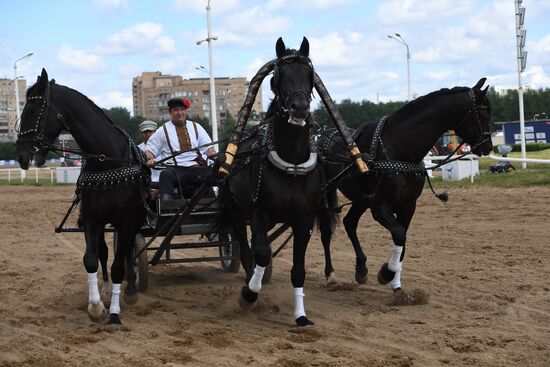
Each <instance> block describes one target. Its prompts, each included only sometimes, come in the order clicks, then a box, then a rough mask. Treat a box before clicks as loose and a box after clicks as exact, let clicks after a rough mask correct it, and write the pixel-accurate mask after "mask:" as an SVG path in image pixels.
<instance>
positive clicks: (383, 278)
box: [377, 263, 395, 285]
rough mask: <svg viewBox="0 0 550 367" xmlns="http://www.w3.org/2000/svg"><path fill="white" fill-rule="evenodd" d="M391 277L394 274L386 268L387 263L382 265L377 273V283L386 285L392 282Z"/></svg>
mask: <svg viewBox="0 0 550 367" xmlns="http://www.w3.org/2000/svg"><path fill="white" fill-rule="evenodd" d="M393 277H395V272H393V271H391V270H390V269H389V268H388V263H384V265H382V267H381V268H380V270H379V271H378V277H377V278H378V283H380V284H382V285H386V284H388V283H389V282H391V281H392V280H393Z"/></svg>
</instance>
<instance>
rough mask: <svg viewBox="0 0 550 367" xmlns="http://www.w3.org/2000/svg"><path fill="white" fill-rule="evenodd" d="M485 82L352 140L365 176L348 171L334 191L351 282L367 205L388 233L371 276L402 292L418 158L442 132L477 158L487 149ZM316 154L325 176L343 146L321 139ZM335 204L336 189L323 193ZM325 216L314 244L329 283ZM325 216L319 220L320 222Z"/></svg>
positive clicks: (444, 92)
mask: <svg viewBox="0 0 550 367" xmlns="http://www.w3.org/2000/svg"><path fill="white" fill-rule="evenodd" d="M484 83H485V78H483V79H481V80H480V81H479V82H478V83H477V84H476V85H475V86H474V87H473V88H466V87H455V88H452V89H441V90H439V91H436V92H432V93H430V94H428V95H426V96H423V97H420V98H418V99H417V100H415V101H412V102H409V103H407V104H406V105H405V106H403V107H402V108H400V109H398V110H397V111H395V112H394V113H392V114H391V115H389V116H387V117H385V118H383V119H380V120H379V121H374V122H370V123H366V124H364V125H362V126H361V127H359V128H358V129H357V130H356V131H355V133H354V138H355V141H356V142H357V146H358V147H359V149H360V150H361V152H364V153H369V154H370V159H371V160H372V162H371V164H370V168H371V170H370V172H369V173H367V174H363V175H353V174H350V175H348V176H346V177H345V178H344V179H342V181H340V182H339V184H338V189H339V190H340V191H341V192H342V193H343V194H344V196H345V197H346V198H347V199H349V200H351V202H352V204H351V208H350V209H349V211H348V213H347V214H346V216H345V217H344V220H343V222H344V226H345V229H346V232H347V234H348V237H349V238H350V240H351V243H352V244H353V249H354V250H355V255H356V268H355V279H356V280H357V282H358V283H361V284H363V283H365V282H366V280H367V274H368V268H367V264H366V262H367V257H366V255H365V254H364V253H363V250H362V249H361V244H360V243H359V239H358V237H357V232H356V230H357V225H358V223H359V219H360V218H361V216H362V215H363V213H364V212H365V211H366V210H367V209H368V208H370V209H371V212H372V216H373V218H374V219H375V220H376V221H377V222H378V223H380V224H381V225H382V226H384V227H385V228H386V229H388V230H389V231H390V233H391V235H392V239H393V242H394V246H393V250H392V255H391V257H390V260H389V262H388V263H385V264H384V265H383V266H382V268H381V269H380V271H379V273H378V281H379V282H380V283H381V284H387V283H390V282H391V283H390V285H391V287H392V288H393V289H394V290H399V289H400V288H401V280H400V279H401V278H400V276H401V269H402V263H403V258H404V256H405V242H406V234H407V229H408V228H409V224H410V222H411V219H412V217H413V215H414V212H415V209H416V200H417V199H418V197H419V196H420V194H421V193H422V189H423V188H424V182H425V173H424V172H425V171H424V166H423V164H422V159H423V158H424V157H425V156H426V154H427V153H428V152H429V150H430V148H432V146H433V145H434V144H435V142H436V141H437V139H439V137H440V136H441V135H442V134H443V133H444V132H445V131H447V130H454V131H455V133H456V134H457V135H459V136H460V137H461V138H462V139H463V140H464V141H465V142H466V143H468V144H470V145H471V146H472V150H473V152H474V153H475V154H477V155H480V156H481V155H484V154H488V153H489V152H490V151H491V149H492V143H491V137H490V131H489V119H490V114H491V106H490V104H489V99H488V98H487V96H486V93H487V88H485V89H484V90H481V87H482V86H483V84H484ZM320 154H322V155H323V156H324V157H325V158H326V159H325V169H326V172H327V177H328V178H329V179H330V178H333V177H335V176H336V174H337V173H339V172H340V171H341V170H342V168H343V167H344V166H345V165H348V164H349V163H350V162H347V161H346V160H345V159H339V157H345V144H343V142H342V140H341V138H340V137H339V136H336V134H334V135H332V136H329V137H328V138H324V139H321V142H320ZM328 196H329V198H332V201H333V203H332V206H333V207H335V202H334V199H335V190H334V191H332V192H331V193H330V194H329V195H328ZM327 215H328V214H327V213H324V215H323V214H322V215H321V220H320V230H321V240H322V242H323V246H324V250H325V261H326V263H325V264H326V265H325V275H326V277H327V279H328V282H329V283H332V282H335V278H334V269H333V267H332V262H331V257H330V240H331V236H332V227H331V222H330V218H327V217H326V216H327ZM323 217H324V218H323Z"/></svg>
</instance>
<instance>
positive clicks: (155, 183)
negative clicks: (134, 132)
mask: <svg viewBox="0 0 550 367" xmlns="http://www.w3.org/2000/svg"><path fill="white" fill-rule="evenodd" d="M138 130H139V133H140V135H141V139H142V140H143V142H142V143H141V144H139V145H138V148H139V149H141V150H142V151H143V152H145V145H146V144H147V141H148V140H149V138H150V137H151V135H153V133H154V132H155V131H156V130H157V123H156V122H155V121H151V120H145V121H143V122H142V123H141V124H139V125H138ZM159 175H160V170H158V169H154V168H152V169H151V188H153V189H158V188H159Z"/></svg>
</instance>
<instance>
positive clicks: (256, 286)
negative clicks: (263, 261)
mask: <svg viewBox="0 0 550 367" xmlns="http://www.w3.org/2000/svg"><path fill="white" fill-rule="evenodd" d="M264 272H265V266H259V265H256V267H255V268H254V274H253V275H252V278H251V279H250V282H248V289H250V290H251V291H252V292H254V293H258V292H259V291H260V289H262V278H263V277H264Z"/></svg>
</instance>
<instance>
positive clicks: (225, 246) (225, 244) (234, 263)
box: [220, 231, 241, 273]
mask: <svg viewBox="0 0 550 367" xmlns="http://www.w3.org/2000/svg"><path fill="white" fill-rule="evenodd" d="M227 256H231V257H232V259H228V260H225V259H222V260H221V263H222V269H223V271H225V272H228V273H238V272H239V267H240V265H241V251H240V248H239V242H238V241H237V239H236V238H235V236H233V233H232V232H230V231H228V232H225V231H224V232H221V233H220V257H227Z"/></svg>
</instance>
